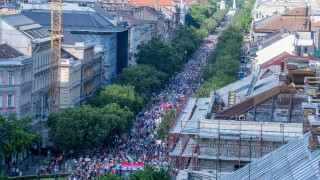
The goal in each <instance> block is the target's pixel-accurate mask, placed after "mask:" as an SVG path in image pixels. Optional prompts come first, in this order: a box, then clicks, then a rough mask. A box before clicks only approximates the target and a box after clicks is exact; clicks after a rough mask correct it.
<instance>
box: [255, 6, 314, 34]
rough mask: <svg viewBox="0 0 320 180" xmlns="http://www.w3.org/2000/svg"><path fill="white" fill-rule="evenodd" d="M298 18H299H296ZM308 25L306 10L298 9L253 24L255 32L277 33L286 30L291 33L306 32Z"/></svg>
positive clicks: (303, 8)
mask: <svg viewBox="0 0 320 180" xmlns="http://www.w3.org/2000/svg"><path fill="white" fill-rule="evenodd" d="M297 16H299V18H296V17H297ZM309 26H310V23H309V17H308V8H307V7H299V8H295V9H292V10H290V11H288V12H285V13H284V14H282V15H274V16H271V17H270V18H266V19H265V20H261V21H259V22H257V23H255V24H254V30H255V31H271V32H273V31H277V30H281V29H283V28H287V29H288V30H291V31H308V30H309V28H310V27H309Z"/></svg>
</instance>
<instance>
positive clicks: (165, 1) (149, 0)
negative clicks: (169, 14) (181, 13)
mask: <svg viewBox="0 0 320 180" xmlns="http://www.w3.org/2000/svg"><path fill="white" fill-rule="evenodd" d="M130 4H134V5H160V6H174V5H175V4H174V3H173V2H171V1H170V0H131V1H130Z"/></svg>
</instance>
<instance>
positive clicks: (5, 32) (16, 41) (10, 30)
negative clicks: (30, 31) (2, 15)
mask: <svg viewBox="0 0 320 180" xmlns="http://www.w3.org/2000/svg"><path fill="white" fill-rule="evenodd" d="M0 21H1V23H0V31H1V44H4V43H8V44H10V45H11V46H12V47H14V48H16V49H17V50H19V51H20V52H22V53H23V54H25V55H28V56H31V44H30V39H29V38H28V37H26V36H25V35H24V34H23V33H21V32H20V31H18V30H16V29H15V28H14V27H12V26H10V25H9V24H8V23H6V22H5V21H3V20H0Z"/></svg>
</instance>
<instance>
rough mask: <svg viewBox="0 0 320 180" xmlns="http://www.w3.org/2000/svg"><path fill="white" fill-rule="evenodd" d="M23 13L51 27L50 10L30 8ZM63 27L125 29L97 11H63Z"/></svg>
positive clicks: (76, 29) (120, 30)
mask: <svg viewBox="0 0 320 180" xmlns="http://www.w3.org/2000/svg"><path fill="white" fill-rule="evenodd" d="M22 14H24V15H25V16H27V17H28V18H30V19H32V20H34V21H36V22H37V23H39V24H41V25H42V26H44V27H46V28H48V29H50V28H51V26H50V17H51V13H50V11H48V10H31V11H30V10H28V11H22ZM62 17H63V18H62V28H63V29H66V30H68V31H90V32H122V31H123V29H121V28H118V27H116V26H114V25H113V24H112V23H111V22H110V21H109V20H108V19H106V18H105V17H103V16H102V15H100V14H99V13H97V12H86V11H63V12H62Z"/></svg>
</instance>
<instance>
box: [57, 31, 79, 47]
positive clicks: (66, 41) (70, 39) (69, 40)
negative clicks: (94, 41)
mask: <svg viewBox="0 0 320 180" xmlns="http://www.w3.org/2000/svg"><path fill="white" fill-rule="evenodd" d="M63 36H64V37H63V38H62V44H63V45H75V43H76V42H84V40H83V39H81V38H80V37H78V36H75V35H73V34H71V33H69V32H65V33H63Z"/></svg>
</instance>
